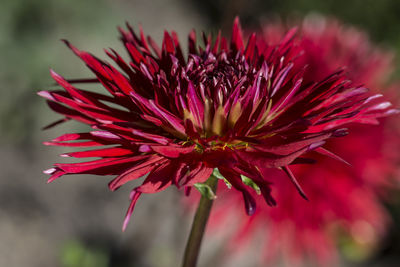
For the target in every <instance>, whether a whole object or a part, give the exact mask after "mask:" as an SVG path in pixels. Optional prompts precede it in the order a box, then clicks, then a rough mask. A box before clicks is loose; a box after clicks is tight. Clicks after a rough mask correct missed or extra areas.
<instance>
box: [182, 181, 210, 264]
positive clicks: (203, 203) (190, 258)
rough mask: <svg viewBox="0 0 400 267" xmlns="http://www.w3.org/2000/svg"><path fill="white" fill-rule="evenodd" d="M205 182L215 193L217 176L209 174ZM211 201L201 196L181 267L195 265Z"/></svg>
mask: <svg viewBox="0 0 400 267" xmlns="http://www.w3.org/2000/svg"><path fill="white" fill-rule="evenodd" d="M206 184H207V185H208V186H210V187H211V189H212V190H213V192H214V193H215V192H216V191H217V184H218V178H216V177H215V176H214V175H211V176H210V178H208V180H207V181H206ZM213 202H214V201H213V200H212V199H209V198H207V197H205V196H201V199H200V203H199V206H198V207H197V210H196V214H195V216H194V220H193V224H192V230H191V231H190V235H189V239H188V241H187V243H186V249H185V255H184V257H183V264H182V267H196V264H197V258H198V256H199V252H200V246H201V241H202V239H203V235H204V230H205V229H206V225H207V221H208V217H209V216H210V211H211V207H212V204H213Z"/></svg>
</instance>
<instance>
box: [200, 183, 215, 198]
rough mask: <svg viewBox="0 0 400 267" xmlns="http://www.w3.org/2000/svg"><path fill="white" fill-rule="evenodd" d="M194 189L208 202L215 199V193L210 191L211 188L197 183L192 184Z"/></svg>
mask: <svg viewBox="0 0 400 267" xmlns="http://www.w3.org/2000/svg"><path fill="white" fill-rule="evenodd" d="M194 187H195V188H196V189H197V190H198V191H199V192H200V194H201V195H202V196H203V197H206V198H208V199H210V200H213V199H216V198H217V196H216V195H215V193H214V192H213V190H212V189H211V187H210V186H209V185H208V184H201V183H197V184H194Z"/></svg>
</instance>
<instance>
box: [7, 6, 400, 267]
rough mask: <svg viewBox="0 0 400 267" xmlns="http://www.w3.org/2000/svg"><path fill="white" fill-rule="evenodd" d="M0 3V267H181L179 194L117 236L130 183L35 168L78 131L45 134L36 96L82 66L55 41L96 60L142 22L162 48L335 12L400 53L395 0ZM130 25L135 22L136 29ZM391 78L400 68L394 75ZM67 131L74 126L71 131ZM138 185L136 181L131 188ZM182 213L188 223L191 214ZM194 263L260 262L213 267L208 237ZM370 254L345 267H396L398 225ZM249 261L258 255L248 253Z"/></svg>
mask: <svg viewBox="0 0 400 267" xmlns="http://www.w3.org/2000/svg"><path fill="white" fill-rule="evenodd" d="M293 2H294V1H289V0H236V1H222V0H201V1H200V0H185V1H184V0H152V1H146V0H132V1H129V0H86V1H77V0H58V1H55V0H54V1H52V0H2V1H1V2H0V51H1V52H0V94H1V97H0V143H1V145H0V170H1V171H0V177H1V178H0V266H9V267H22V266H30V267H36V266H41V267H47V266H49V267H54V266H61V267H78V266H79V267H94V266H96V267H111V266H112V267H128V266H135V267H150V266H151V267H158V266H160V267H161V266H163V267H168V266H171V267H173V266H178V265H179V264H180V261H181V257H182V255H183V248H184V243H185V241H186V238H187V235H188V231H189V227H190V224H191V220H192V213H193V211H191V210H186V209H184V208H182V206H180V205H176V203H178V202H180V201H181V197H180V195H179V193H178V192H177V190H175V189H173V188H170V189H168V190H166V191H165V192H162V193H160V194H155V195H147V196H144V197H142V198H141V199H140V201H139V203H138V205H137V208H136V210H135V212H134V215H133V219H132V221H131V224H130V225H129V227H128V229H127V231H126V232H125V233H122V232H121V230H120V229H121V225H122V220H123V217H124V214H125V211H126V208H127V207H128V205H129V200H128V195H129V190H130V188H129V186H127V187H124V188H121V189H120V190H118V191H117V192H114V193H111V192H110V191H109V190H108V188H107V183H108V181H109V180H110V179H108V178H107V177H95V176H87V177H84V176H82V175H81V176H67V177H64V178H62V179H60V180H58V181H56V182H54V183H52V184H49V185H46V178H47V177H46V175H43V174H42V170H44V169H46V168H48V167H50V165H51V164H52V163H53V162H56V161H59V160H60V159H59V158H58V154H60V153H64V152H66V151H65V150H64V149H55V148H50V147H45V146H43V145H42V142H43V141H46V140H49V139H51V138H54V137H56V136H59V135H61V134H62V133H65V132H69V131H77V130H78V129H82V130H83V129H85V127H84V126H82V125H79V124H74V123H68V124H65V125H62V126H59V127H56V128H54V129H51V130H48V131H41V130H40V129H41V127H43V126H45V125H46V124H48V123H50V122H52V121H54V120H56V119H57V118H59V116H58V115H56V114H54V113H53V112H51V111H50V110H49V109H48V108H47V106H46V105H45V101H44V100H43V99H41V98H40V97H38V96H37V95H36V92H37V91H39V90H42V89H49V88H51V87H53V84H52V80H51V78H50V75H49V72H48V71H49V68H52V69H54V70H56V71H57V72H58V73H60V74H62V75H64V76H65V77H88V76H90V73H89V71H88V70H87V69H86V68H85V66H84V64H82V63H81V62H80V60H79V59H78V58H76V57H75V56H74V55H73V54H72V53H71V52H70V51H69V50H68V49H67V48H66V47H65V46H64V45H63V43H62V42H60V39H62V38H65V39H68V40H70V41H71V42H72V43H73V44H74V45H75V46H77V47H79V48H80V49H83V50H86V51H91V52H93V53H94V54H95V55H98V56H99V57H104V56H103V55H104V53H103V50H102V49H103V48H108V47H113V48H114V49H116V50H117V51H118V52H121V54H122V55H125V54H124V52H123V48H122V45H121V44H120V43H119V41H118V38H117V36H118V32H117V31H116V26H117V25H123V24H124V23H125V21H129V22H130V23H131V24H132V25H134V26H135V27H136V26H137V25H138V23H141V24H142V25H143V28H144V30H145V32H146V33H147V34H149V35H152V36H153V37H154V38H155V39H156V40H158V41H160V40H161V37H162V32H163V30H164V29H168V30H175V31H177V32H178V34H179V35H180V40H181V41H183V42H184V44H183V46H185V44H186V43H185V42H186V34H187V33H188V32H189V31H190V30H191V29H192V28H195V29H197V30H198V31H201V30H205V31H213V32H215V31H216V29H218V28H222V29H223V30H224V31H225V32H228V33H229V28H230V27H231V24H232V21H233V18H234V16H236V15H239V16H240V18H241V22H242V25H243V26H250V27H257V25H259V24H260V22H261V21H264V20H272V19H278V18H287V17H292V18H296V17H302V16H305V15H307V14H310V13H319V14H323V15H333V16H336V17H338V18H339V19H341V20H342V21H343V22H344V23H346V24H353V25H356V26H358V27H360V28H361V29H364V30H366V31H367V32H369V33H370V35H371V39H372V40H373V41H374V42H376V43H378V44H380V45H381V46H383V47H389V48H391V49H392V50H394V51H397V52H400V34H399V33H400V16H399V15H398V14H400V1H398V0H380V1H376V0H335V1H333V0H325V1H318V0H299V1H296V2H295V3H293ZM136 28H137V27H136ZM397 73H399V72H398V71H397ZM71 129H73V130H71ZM133 184H134V183H133ZM387 205H388V209H389V210H390V212H391V214H392V217H393V221H394V223H393V225H395V226H396V225H399V223H400V201H397V203H396V201H394V202H392V203H390V204H387ZM188 215H189V216H188ZM205 242H206V243H207V246H203V250H202V254H201V257H200V264H199V265H200V266H235V267H241V266H243V267H245V266H246V267H252V266H254V267H255V266H257V265H256V262H257V261H256V260H255V259H253V258H254V257H247V258H243V257H242V258H234V257H232V259H228V260H227V261H225V262H219V261H218V260H217V259H218V258H220V254H221V252H220V247H221V242H222V241H221V239H219V238H218V236H217V237H213V238H211V237H207V238H206V240H205ZM383 244H384V245H383V246H382V248H380V249H379V250H378V251H377V252H376V255H374V256H373V257H369V258H368V259H367V260H363V261H357V260H354V259H353V260H349V259H346V258H344V266H397V265H396V262H399V261H400V233H399V227H393V228H392V229H391V230H390V232H389V235H388V238H387V240H386V241H385V242H384V243H383ZM253 256H254V255H253Z"/></svg>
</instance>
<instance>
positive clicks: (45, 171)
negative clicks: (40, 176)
mask: <svg viewBox="0 0 400 267" xmlns="http://www.w3.org/2000/svg"><path fill="white" fill-rule="evenodd" d="M55 171H56V168H50V169H47V170H44V171H43V173H44V174H53V173H54V172H55Z"/></svg>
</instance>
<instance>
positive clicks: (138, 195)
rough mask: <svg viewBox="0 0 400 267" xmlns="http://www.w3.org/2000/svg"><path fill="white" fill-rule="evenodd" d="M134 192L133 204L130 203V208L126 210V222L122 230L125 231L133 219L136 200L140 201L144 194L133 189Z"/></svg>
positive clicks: (132, 196) (132, 195)
mask: <svg viewBox="0 0 400 267" xmlns="http://www.w3.org/2000/svg"><path fill="white" fill-rule="evenodd" d="M132 192H133V194H131V204H130V205H129V208H128V210H127V212H126V215H125V219H124V223H123V224H122V231H123V232H124V231H125V230H126V227H127V226H128V223H129V221H130V219H131V216H132V212H133V210H134V209H135V205H136V202H137V201H138V199H139V197H140V195H141V194H142V193H141V192H138V191H136V190H135V189H133V191H132Z"/></svg>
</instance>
